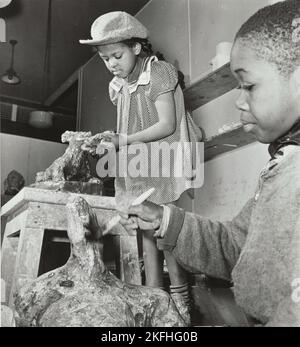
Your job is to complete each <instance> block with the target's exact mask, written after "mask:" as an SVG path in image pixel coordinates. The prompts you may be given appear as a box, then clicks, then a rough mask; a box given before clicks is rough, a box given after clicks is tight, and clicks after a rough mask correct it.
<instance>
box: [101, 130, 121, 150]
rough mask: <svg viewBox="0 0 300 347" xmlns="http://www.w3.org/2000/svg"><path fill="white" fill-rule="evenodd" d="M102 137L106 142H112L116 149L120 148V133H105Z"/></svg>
mask: <svg viewBox="0 0 300 347" xmlns="http://www.w3.org/2000/svg"><path fill="white" fill-rule="evenodd" d="M102 139H103V141H105V142H111V143H112V144H113V145H114V146H115V148H116V151H118V150H119V147H120V141H119V134H114V133H103V134H102Z"/></svg>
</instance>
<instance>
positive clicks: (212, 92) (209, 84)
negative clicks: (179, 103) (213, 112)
mask: <svg viewBox="0 0 300 347" xmlns="http://www.w3.org/2000/svg"><path fill="white" fill-rule="evenodd" d="M236 86H237V81H236V79H235V78H234V76H233V75H232V73H231V71H230V66H229V63H228V64H226V65H223V66H221V67H220V68H219V69H218V70H215V71H213V72H211V73H209V74H208V75H207V76H205V77H202V78H201V79H200V80H198V81H196V82H194V83H193V84H191V85H190V86H189V87H188V88H186V89H185V90H184V92H183V94H184V100H185V106H186V108H187V109H188V110H189V111H194V110H196V109H197V108H198V107H200V106H203V105H205V104H206V103H208V102H210V101H212V100H213V99H215V98H217V97H219V96H221V95H223V94H225V93H227V92H229V91H230V90H232V89H233V88H235V87H236Z"/></svg>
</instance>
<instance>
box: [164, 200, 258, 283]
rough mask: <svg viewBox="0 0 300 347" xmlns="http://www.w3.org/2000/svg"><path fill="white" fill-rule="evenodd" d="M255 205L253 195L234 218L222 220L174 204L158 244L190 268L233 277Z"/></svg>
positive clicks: (185, 266) (226, 277) (194, 270)
mask: <svg viewBox="0 0 300 347" xmlns="http://www.w3.org/2000/svg"><path fill="white" fill-rule="evenodd" d="M252 207H253V199H251V200H250V201H248V203H247V204H246V205H245V206H244V208H243V209H242V210H241V212H240V213H239V214H238V215H237V216H236V217H235V218H234V219H233V220H232V221H231V222H224V223H221V222H214V221H211V220H209V219H206V218H203V217H201V216H199V215H197V214H193V213H189V212H184V211H183V210H182V209H180V208H178V207H176V206H170V209H171V216H170V222H169V226H168V229H167V231H166V233H165V235H164V237H163V238H162V239H158V241H157V245H158V248H159V249H161V250H169V251H172V252H173V255H174V256H175V258H176V260H177V261H178V262H179V263H180V264H181V265H182V266H183V267H184V268H185V269H187V270H188V271H191V272H202V273H205V274H207V275H209V276H212V277H217V278H222V279H225V280H230V279H231V271H232V269H233V267H234V266H235V264H236V262H237V260H238V258H239V255H240V252H241V249H242V247H243V245H244V243H245V240H246V237H247V232H248V227H249V223H250V217H251V213H252Z"/></svg>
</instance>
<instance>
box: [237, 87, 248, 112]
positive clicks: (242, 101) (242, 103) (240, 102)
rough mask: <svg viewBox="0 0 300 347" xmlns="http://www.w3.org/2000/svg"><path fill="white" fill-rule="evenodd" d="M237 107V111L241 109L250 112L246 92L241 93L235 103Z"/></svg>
mask: <svg viewBox="0 0 300 347" xmlns="http://www.w3.org/2000/svg"><path fill="white" fill-rule="evenodd" d="M235 106H236V108H237V109H239V110H241V111H249V106H248V103H247V101H246V97H245V91H244V90H241V93H240V95H239V97H238V98H237V100H236V102H235Z"/></svg>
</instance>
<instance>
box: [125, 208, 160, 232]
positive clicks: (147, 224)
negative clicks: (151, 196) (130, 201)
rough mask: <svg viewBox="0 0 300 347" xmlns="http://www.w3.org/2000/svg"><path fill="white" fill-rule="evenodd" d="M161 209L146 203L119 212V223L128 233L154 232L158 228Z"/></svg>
mask: <svg viewBox="0 0 300 347" xmlns="http://www.w3.org/2000/svg"><path fill="white" fill-rule="evenodd" d="M163 211H164V209H163V207H162V206H159V205H156V204H154V203H152V202H149V201H146V202H144V203H143V204H141V205H138V206H131V207H130V208H129V209H128V210H127V211H119V214H120V216H121V221H120V223H121V224H122V225H123V226H124V228H125V229H126V230H127V231H128V232H130V231H133V230H136V229H138V228H139V229H142V230H155V229H158V228H159V227H160V224H161V220H162V217H163Z"/></svg>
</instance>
